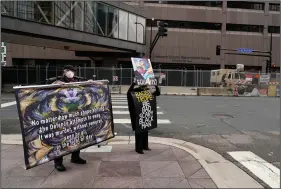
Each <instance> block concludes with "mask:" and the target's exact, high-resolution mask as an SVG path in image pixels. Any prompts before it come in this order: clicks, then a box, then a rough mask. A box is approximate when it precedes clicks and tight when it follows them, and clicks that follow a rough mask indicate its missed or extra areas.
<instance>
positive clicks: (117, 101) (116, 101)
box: [112, 99, 128, 102]
mask: <svg viewBox="0 0 281 189" xmlns="http://www.w3.org/2000/svg"><path fill="white" fill-rule="evenodd" d="M112 102H128V101H127V100H123V99H121V100H119V99H118V100H112Z"/></svg>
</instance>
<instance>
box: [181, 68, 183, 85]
mask: <svg viewBox="0 0 281 189" xmlns="http://www.w3.org/2000/svg"><path fill="white" fill-rule="evenodd" d="M182 80H183V70H181V86H183V84H182Z"/></svg>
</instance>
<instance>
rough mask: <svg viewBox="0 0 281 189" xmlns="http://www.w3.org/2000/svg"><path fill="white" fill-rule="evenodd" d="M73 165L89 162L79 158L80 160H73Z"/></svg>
mask: <svg viewBox="0 0 281 189" xmlns="http://www.w3.org/2000/svg"><path fill="white" fill-rule="evenodd" d="M71 163H76V164H86V163H87V161H86V160H84V159H82V158H80V157H79V158H77V159H71Z"/></svg>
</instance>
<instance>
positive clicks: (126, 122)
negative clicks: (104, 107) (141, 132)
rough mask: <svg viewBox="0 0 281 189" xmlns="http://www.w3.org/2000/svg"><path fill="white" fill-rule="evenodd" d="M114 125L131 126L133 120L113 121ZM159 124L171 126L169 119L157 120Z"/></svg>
mask: <svg viewBox="0 0 281 189" xmlns="http://www.w3.org/2000/svg"><path fill="white" fill-rule="evenodd" d="M113 122H114V123H123V124H130V123H131V119H113ZM157 123H158V124H171V122H170V121H169V120H168V119H157Z"/></svg>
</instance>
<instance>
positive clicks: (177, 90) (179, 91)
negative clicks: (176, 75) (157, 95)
mask: <svg viewBox="0 0 281 189" xmlns="http://www.w3.org/2000/svg"><path fill="white" fill-rule="evenodd" d="M160 88H161V94H162V95H183V96H185V95H186V96H187V95H188V96H196V95H197V88H193V87H164V86H163V87H160Z"/></svg>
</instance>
